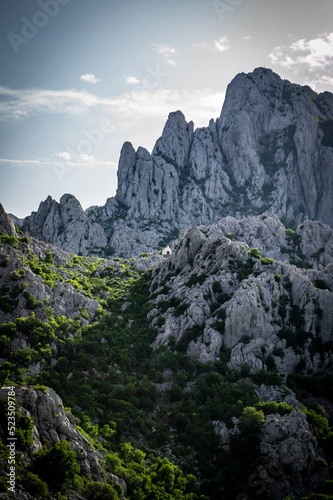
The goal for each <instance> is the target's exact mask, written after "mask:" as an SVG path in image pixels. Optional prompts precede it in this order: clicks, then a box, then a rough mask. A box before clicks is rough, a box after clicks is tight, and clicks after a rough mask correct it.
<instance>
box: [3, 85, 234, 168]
mask: <svg viewBox="0 0 333 500" xmlns="http://www.w3.org/2000/svg"><path fill="white" fill-rule="evenodd" d="M0 96H3V97H4V100H3V102H1V103H0V119H1V120H2V121H18V120H22V119H24V118H25V119H27V118H29V117H30V116H34V115H38V114H42V113H43V114H47V113H66V114H74V115H77V114H82V113H87V112H89V111H93V110H94V109H97V110H98V111H99V112H101V111H103V112H104V113H107V114H108V116H110V115H113V121H114V123H115V125H116V126H118V125H119V121H118V122H117V120H120V121H123V122H124V123H125V122H128V121H129V120H128V117H129V116H130V117H131V119H132V118H134V117H135V116H136V117H140V116H142V117H145V118H152V119H154V118H165V117H167V116H168V113H169V112H170V111H174V110H176V109H181V110H182V111H183V112H184V113H186V114H187V116H188V117H189V118H188V119H189V120H194V121H195V123H196V124H197V123H199V124H200V126H203V125H204V124H206V125H207V123H208V120H209V119H210V118H213V117H216V116H217V115H219V114H220V110H221V107H222V104H223V100H224V93H223V92H218V91H216V90H212V89H194V90H193V89H190V90H188V89H183V90H176V89H173V90H172V89H168V90H167V89H164V88H162V87H160V86H157V85H156V86H152V87H151V89H149V88H148V87H147V88H144V87H140V88H135V89H133V90H131V91H128V92H124V93H123V94H120V95H119V96H117V97H115V98H99V97H97V96H96V95H93V94H90V93H88V92H81V91H76V90H62V91H54V90H43V89H40V90H38V89H35V90H30V89H22V90H11V89H9V88H7V87H1V86H0ZM63 153H64V152H60V153H58V158H60V159H62V160H65V161H67V158H66V157H65V156H64V154H63ZM59 155H62V156H59Z"/></svg>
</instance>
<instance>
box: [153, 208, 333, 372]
mask: <svg viewBox="0 0 333 500" xmlns="http://www.w3.org/2000/svg"><path fill="white" fill-rule="evenodd" d="M310 234H311V236H310ZM316 235H317V236H318V240H319V242H320V243H319V244H320V245H323V246H322V247H321V250H320V252H318V251H315V252H313V250H314V249H315V248H317V247H316V243H314V244H313V245H311V244H310V243H309V242H310V241H313V238H314V237H315V236H316ZM331 239H332V230H331V228H329V226H325V225H323V224H321V223H304V224H301V225H300V226H299V227H298V228H297V231H296V232H293V231H290V230H285V228H284V226H283V225H282V224H281V222H280V221H279V219H278V218H277V217H276V216H274V215H271V214H268V213H266V214H264V215H262V216H259V217H258V216H257V217H250V218H247V219H243V220H241V221H237V220H236V219H233V218H231V217H227V218H225V219H222V220H221V221H219V222H218V223H217V224H215V225H213V226H211V227H210V228H207V227H204V226H199V227H192V228H190V229H188V230H186V231H185V232H184V233H183V234H182V235H181V237H180V238H179V239H178V240H177V241H176V242H175V244H174V245H173V251H172V255H171V256H170V257H169V258H168V259H166V260H165V261H164V262H162V264H161V266H160V268H159V269H158V270H155V271H154V279H153V284H152V287H151V290H152V291H153V292H154V295H153V304H154V307H153V309H152V310H151V311H150V313H149V318H150V321H151V324H152V326H156V325H160V326H159V327H158V334H157V336H156V338H155V340H154V342H153V347H155V348H157V347H158V346H159V345H161V344H168V342H169V340H170V338H172V337H174V338H175V340H176V343H178V344H179V346H182V347H181V348H182V349H183V350H184V349H185V351H186V352H187V354H189V355H190V356H191V357H193V358H195V359H200V360H201V361H209V360H211V361H215V360H218V359H219V353H220V350H221V348H224V349H228V350H230V351H231V355H230V361H229V366H230V367H233V368H239V367H241V366H242V365H247V366H248V367H249V368H250V370H251V371H252V372H255V371H257V370H259V369H261V368H265V369H272V368H273V367H276V369H277V371H278V372H280V373H282V374H287V373H290V372H292V371H294V370H295V368H296V367H297V366H299V367H301V366H302V367H303V369H304V370H306V371H307V372H308V373H324V372H325V371H328V372H330V371H331V370H332V366H333V355H332V351H331V350H330V347H329V346H330V345H331V344H332V341H333V322H332V310H333V294H332V290H333V273H332V249H331ZM252 245H256V247H254V246H252ZM258 248H260V251H259V250H258ZM301 248H302V249H303V250H304V252H306V254H305V253H304V254H303V252H302V251H301V250H300V249H301ZM290 262H293V264H291V263H290ZM326 263H327V265H325V264H326ZM161 316H162V318H164V319H163V320H162V319H160V318H161ZM316 338H319V339H320V342H322V343H323V344H324V346H326V347H323V349H322V350H321V353H319V352H316V348H315V347H314V345H315V339H316ZM179 348H180V347H179Z"/></svg>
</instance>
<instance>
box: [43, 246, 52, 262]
mask: <svg viewBox="0 0 333 500" xmlns="http://www.w3.org/2000/svg"><path fill="white" fill-rule="evenodd" d="M44 261H45V262H46V263H47V264H52V265H53V264H54V259H53V253H52V252H51V250H50V249H49V248H48V249H47V250H46V253H45V259H44Z"/></svg>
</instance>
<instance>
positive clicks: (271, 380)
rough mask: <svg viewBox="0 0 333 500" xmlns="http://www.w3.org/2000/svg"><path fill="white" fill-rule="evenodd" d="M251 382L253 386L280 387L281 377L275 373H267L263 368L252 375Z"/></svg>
mask: <svg viewBox="0 0 333 500" xmlns="http://www.w3.org/2000/svg"><path fill="white" fill-rule="evenodd" d="M251 378H252V380H253V382H254V383H255V384H258V385H261V384H265V385H282V382H283V380H282V377H281V376H280V375H278V374H277V373H276V372H272V373H268V372H267V371H266V370H264V369H263V368H262V369H261V370H258V371H257V372H256V373H255V374H254V375H252V377H251Z"/></svg>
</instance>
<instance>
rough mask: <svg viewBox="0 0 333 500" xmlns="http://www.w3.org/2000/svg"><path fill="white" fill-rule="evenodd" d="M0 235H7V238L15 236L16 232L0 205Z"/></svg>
mask: <svg viewBox="0 0 333 500" xmlns="http://www.w3.org/2000/svg"><path fill="white" fill-rule="evenodd" d="M0 233H3V234H7V235H8V236H15V235H16V230H15V226H14V222H13V221H12V219H11V218H10V217H9V216H8V215H7V212H6V211H5V209H4V208H3V206H2V204H1V203H0Z"/></svg>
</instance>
